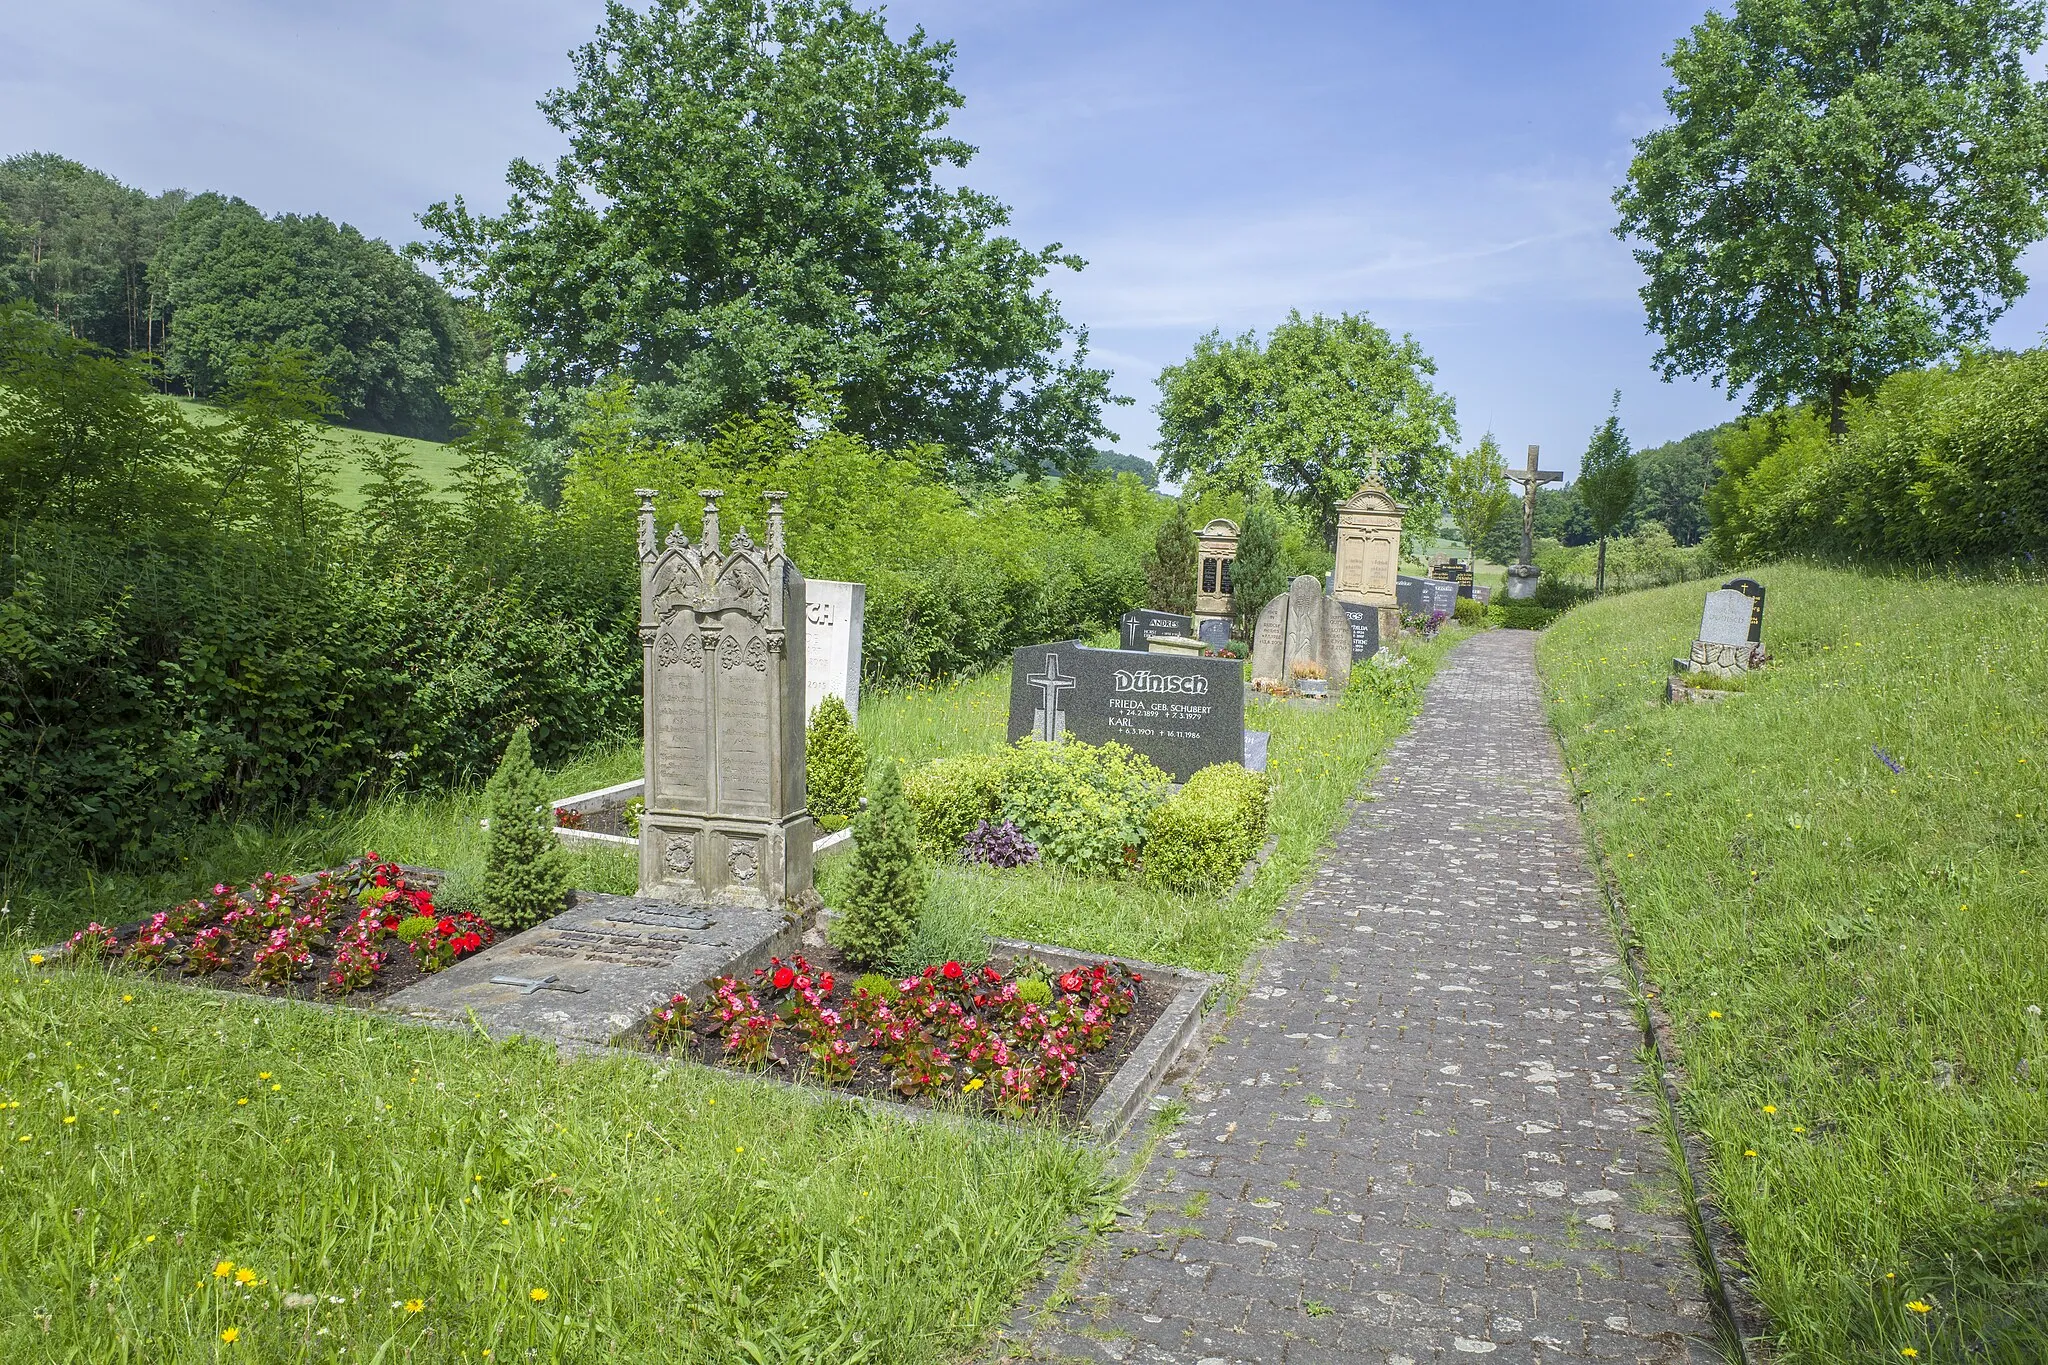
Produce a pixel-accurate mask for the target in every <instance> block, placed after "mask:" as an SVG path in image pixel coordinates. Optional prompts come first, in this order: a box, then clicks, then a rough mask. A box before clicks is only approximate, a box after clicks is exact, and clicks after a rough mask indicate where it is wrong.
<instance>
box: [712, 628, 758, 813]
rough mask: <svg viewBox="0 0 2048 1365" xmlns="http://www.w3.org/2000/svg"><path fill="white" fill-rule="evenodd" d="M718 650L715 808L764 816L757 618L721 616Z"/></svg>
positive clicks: (728, 811)
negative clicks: (721, 626)
mask: <svg viewBox="0 0 2048 1365" xmlns="http://www.w3.org/2000/svg"><path fill="white" fill-rule="evenodd" d="M723 619H724V625H725V638H724V640H723V641H722V642H721V643H720V645H719V651H718V664H719V666H718V681H717V687H718V797H719V802H718V808H719V809H720V810H721V811H723V812H726V813H728V814H733V815H767V814H769V813H770V809H769V800H768V798H769V783H768V777H769V773H770V771H771V763H770V760H769V754H768V699H769V694H770V692H771V690H772V689H771V688H770V686H769V679H768V675H767V657H768V646H767V641H766V640H765V639H764V638H763V635H762V631H761V627H760V625H759V623H758V622H755V621H752V620H749V619H748V618H747V617H744V616H740V615H738V614H736V613H733V612H727V613H726V614H725V616H724V618H723Z"/></svg>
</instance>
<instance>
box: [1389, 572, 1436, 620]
mask: <svg viewBox="0 0 2048 1365" xmlns="http://www.w3.org/2000/svg"><path fill="white" fill-rule="evenodd" d="M1428 582H1429V580H1428V579H1426V578H1410V577H1409V576H1408V575H1407V574H1398V575H1396V576H1395V578H1394V604H1395V605H1396V606H1398V607H1400V609H1401V614H1402V615H1403V616H1420V615H1422V613H1423V612H1424V611H1425V610H1427V608H1426V607H1425V606H1424V604H1423V600H1422V595H1423V591H1424V585H1425V584H1427V583H1428Z"/></svg>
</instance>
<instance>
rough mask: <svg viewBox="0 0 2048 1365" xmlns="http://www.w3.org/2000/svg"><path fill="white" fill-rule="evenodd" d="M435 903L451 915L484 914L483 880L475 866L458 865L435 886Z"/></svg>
mask: <svg viewBox="0 0 2048 1365" xmlns="http://www.w3.org/2000/svg"><path fill="white" fill-rule="evenodd" d="M434 904H435V905H436V906H438V907H439V908H440V909H441V910H442V911H443V912H444V913H446V914H450V915H463V914H468V915H477V916H480V917H483V918H489V917H488V916H485V915H484V898H483V880H482V878H480V877H479V876H478V875H477V870H476V869H475V868H473V867H458V868H454V869H452V870H451V871H450V872H449V873H448V875H446V876H445V877H443V878H441V881H440V884H439V885H437V886H435V888H434Z"/></svg>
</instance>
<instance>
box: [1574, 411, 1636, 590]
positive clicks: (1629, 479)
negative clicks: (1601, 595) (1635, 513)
mask: <svg viewBox="0 0 2048 1365" xmlns="http://www.w3.org/2000/svg"><path fill="white" fill-rule="evenodd" d="M1572 487H1573V490H1574V491H1575V492H1577V494H1578V497H1579V501H1580V502H1581V503H1583V504H1585V508H1586V515H1587V516H1588V517H1590V518H1591V519H1592V522H1593V534H1594V535H1596V536H1598V537H1599V538H1600V558H1599V561H1598V563H1597V565H1596V567H1595V568H1594V570H1593V591H1595V592H1605V591H1606V590H1607V538H1608V537H1609V536H1611V535H1613V534H1614V533H1615V532H1616V531H1617V530H1619V529H1620V528H1621V523H1622V519H1623V518H1625V517H1626V516H1627V515H1628V509H1629V505H1630V504H1631V503H1633V502H1634V501H1635V497H1636V459H1635V455H1634V454H1633V453H1632V452H1631V451H1630V449H1629V444H1628V437H1627V436H1625V435H1624V434H1623V433H1622V430H1621V394H1620V393H1618V392H1617V393H1616V394H1615V395H1614V403H1613V405H1612V406H1611V407H1610V408H1609V409H1608V411H1607V420H1606V421H1605V422H1603V423H1601V424H1600V426H1599V428H1598V429H1597V430H1595V431H1594V433H1593V439H1592V441H1591V442H1590V443H1588V444H1587V446H1586V454H1585V456H1584V458H1582V459H1581V460H1580V461H1579V478H1578V482H1577V483H1575V484H1573V485H1572Z"/></svg>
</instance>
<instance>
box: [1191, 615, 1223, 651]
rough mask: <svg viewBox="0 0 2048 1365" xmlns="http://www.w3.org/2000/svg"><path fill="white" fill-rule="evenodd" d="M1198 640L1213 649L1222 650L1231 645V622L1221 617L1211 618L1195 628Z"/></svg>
mask: <svg viewBox="0 0 2048 1365" xmlns="http://www.w3.org/2000/svg"><path fill="white" fill-rule="evenodd" d="M1195 636H1196V638H1197V639H1199V640H1201V642H1202V643H1203V644H1205V645H1207V646H1209V648H1211V649H1221V648H1222V647H1223V646H1225V645H1227V644H1229V643H1230V622H1228V621H1226V620H1224V619H1223V618H1222V617H1220V616H1211V617H1210V618H1208V619H1207V620H1206V621H1203V622H1202V623H1201V624H1200V625H1199V626H1197V627H1195Z"/></svg>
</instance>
